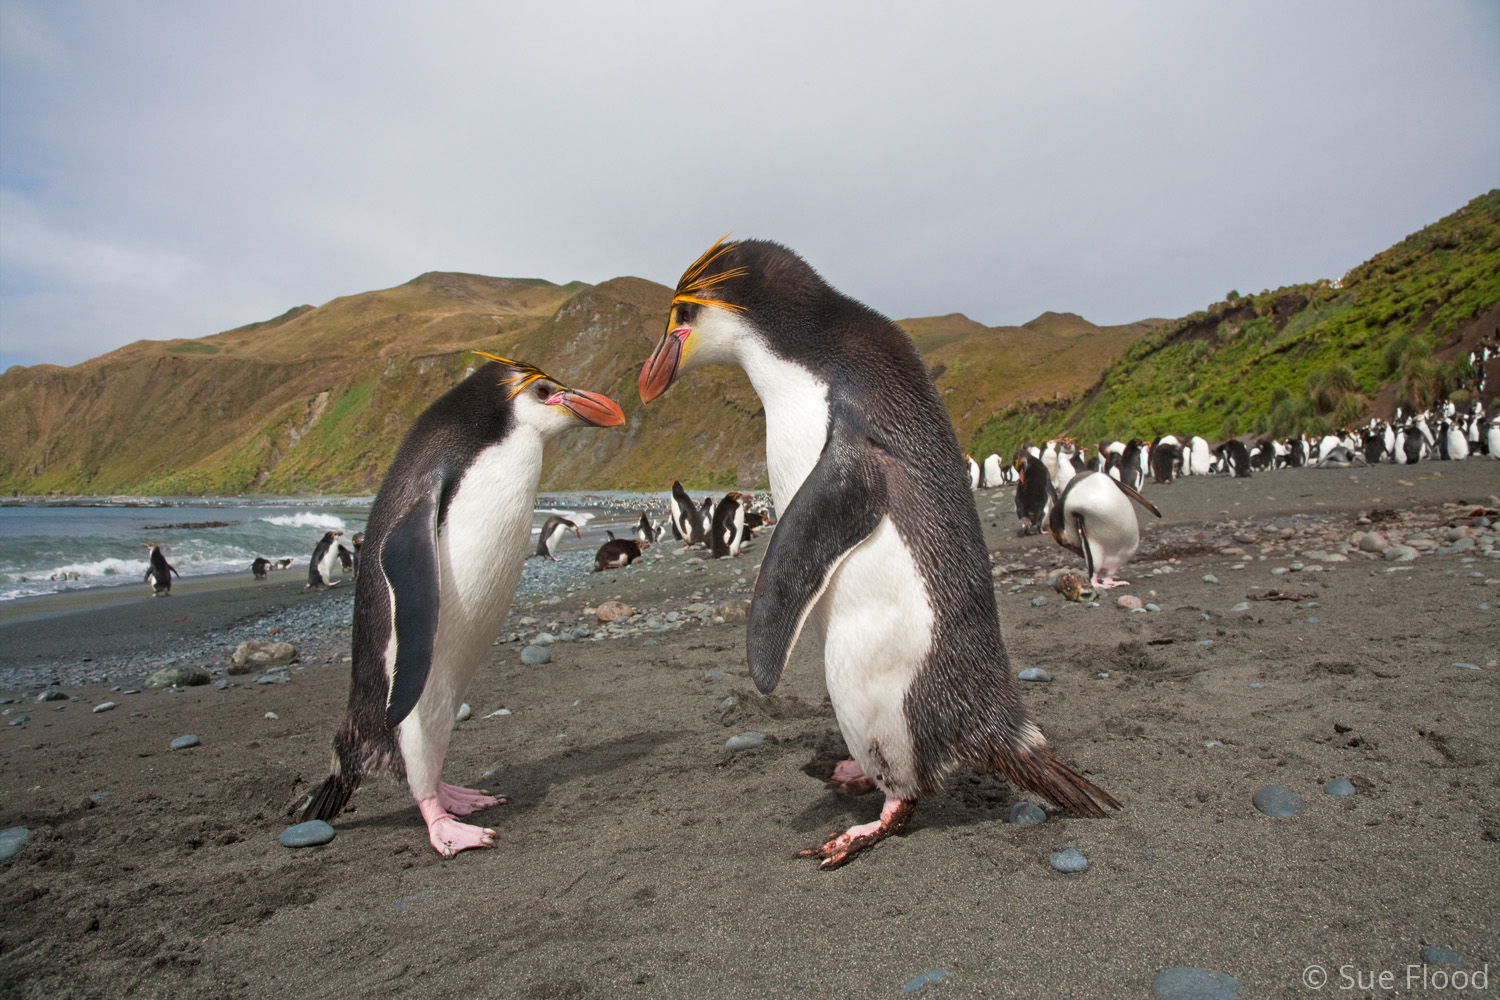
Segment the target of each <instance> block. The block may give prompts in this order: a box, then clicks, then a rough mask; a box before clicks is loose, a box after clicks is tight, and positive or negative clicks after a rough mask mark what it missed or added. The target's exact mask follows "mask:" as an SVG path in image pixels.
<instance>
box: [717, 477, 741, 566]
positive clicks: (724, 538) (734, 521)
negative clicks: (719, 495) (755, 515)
mask: <svg viewBox="0 0 1500 1000" xmlns="http://www.w3.org/2000/svg"><path fill="white" fill-rule="evenodd" d="M744 540H745V505H744V504H742V503H740V494H738V493H726V494H724V499H723V500H720V501H719V505H718V506H717V507H715V508H714V529H713V534H712V535H711V536H710V537H709V551H710V552H711V553H712V554H713V557H714V558H715V559H722V558H724V557H725V556H736V557H737V556H739V554H740V551H741V546H742V545H743V544H744Z"/></svg>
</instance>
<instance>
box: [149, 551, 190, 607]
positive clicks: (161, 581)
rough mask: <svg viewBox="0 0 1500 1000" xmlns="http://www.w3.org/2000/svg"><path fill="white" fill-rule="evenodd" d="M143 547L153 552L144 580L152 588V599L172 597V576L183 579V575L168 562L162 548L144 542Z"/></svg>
mask: <svg viewBox="0 0 1500 1000" xmlns="http://www.w3.org/2000/svg"><path fill="white" fill-rule="evenodd" d="M141 544H142V545H143V546H145V547H146V548H148V549H150V550H151V557H150V559H149V560H148V561H147V564H146V575H145V577H144V578H143V579H144V580H145V582H146V583H148V584H150V586H151V596H152V597H171V596H172V574H174V573H176V574H177V579H179V580H181V579H182V574H181V573H177V567H176V566H173V565H172V564H171V563H169V562H167V557H166V556H164V555H162V551H161V546H160V545H158V544H156V543H155V542H142V543H141Z"/></svg>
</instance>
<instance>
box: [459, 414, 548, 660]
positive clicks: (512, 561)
mask: <svg viewBox="0 0 1500 1000" xmlns="http://www.w3.org/2000/svg"><path fill="white" fill-rule="evenodd" d="M533 437H535V435H529V434H524V433H517V434H513V435H511V436H510V437H508V438H506V439H505V441H503V442H501V443H500V444H497V445H492V446H490V447H489V448H487V449H485V450H484V451H482V452H480V453H479V455H478V456H476V458H475V460H474V462H473V463H472V464H471V465H470V466H469V468H468V469H467V470H466V471H465V473H464V476H463V478H462V479H461V480H460V481H459V485H458V488H457V490H456V491H455V492H454V494H453V497H452V499H451V500H450V501H449V503H448V510H447V514H446V516H445V517H444V518H443V522H442V524H441V525H440V526H439V528H438V571H439V579H440V581H441V583H440V593H439V600H438V636H437V648H436V650H435V651H434V660H436V659H438V658H439V657H445V656H452V657H456V658H457V659H458V660H462V661H468V660H472V661H473V662H474V663H477V662H478V661H479V659H482V658H483V656H484V654H485V652H486V651H487V650H488V649H489V645H490V643H491V642H493V641H494V638H495V636H496V634H498V633H499V631H500V626H501V625H502V624H503V623H504V621H505V613H506V611H507V610H509V608H510V601H511V598H512V597H513V596H514V595H515V590H516V581H517V580H519V579H520V576H521V567H522V565H523V564H524V563H525V561H526V550H527V548H528V544H527V543H528V542H529V541H530V538H531V513H532V508H533V506H534V505H535V503H536V486H537V480H538V479H539V478H540V476H541V470H542V443H541V440H540V438H539V437H537V438H536V440H534V441H533V440H531V439H532V438H533ZM434 665H436V664H434Z"/></svg>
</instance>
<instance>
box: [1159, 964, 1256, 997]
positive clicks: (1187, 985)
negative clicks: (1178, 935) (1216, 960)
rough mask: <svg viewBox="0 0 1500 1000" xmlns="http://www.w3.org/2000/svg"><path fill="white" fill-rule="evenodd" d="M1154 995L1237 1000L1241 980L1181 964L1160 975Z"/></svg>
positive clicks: (1225, 974) (1164, 970) (1224, 973)
mask: <svg viewBox="0 0 1500 1000" xmlns="http://www.w3.org/2000/svg"><path fill="white" fill-rule="evenodd" d="M1151 995H1152V996H1154V997H1156V998H1157V1000H1235V998H1236V997H1238V996H1239V995H1240V981H1239V980H1238V979H1236V978H1234V977H1233V976H1231V975H1229V974H1228V973H1226V972H1216V971H1214V970H1213V969H1195V968H1193V967H1192V966H1190V965H1179V966H1176V967H1175V968H1171V969H1163V970H1162V971H1161V972H1158V973H1157V974H1156V978H1155V979H1153V980H1151Z"/></svg>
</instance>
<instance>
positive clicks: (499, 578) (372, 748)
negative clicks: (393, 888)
mask: <svg viewBox="0 0 1500 1000" xmlns="http://www.w3.org/2000/svg"><path fill="white" fill-rule="evenodd" d="M476 353H477V352H476ZM485 357H490V358H493V361H492V362H491V363H489V364H486V365H484V366H483V367H481V368H480V369H479V370H478V371H476V372H474V374H472V375H470V376H469V377H468V378H467V379H465V380H464V381H463V382H461V383H459V384H458V385H457V386H456V387H454V388H453V389H452V390H451V391H450V392H448V393H447V394H446V395H444V396H443V397H442V398H440V399H439V400H438V401H437V402H435V403H433V404H432V405H431V406H430V407H428V408H427V410H426V412H424V413H423V414H422V415H421V416H419V417H418V418H417V420H416V422H415V423H414V424H413V425H412V428H411V430H410V431H408V432H407V435H406V439H405V440H404V441H402V443H401V447H400V449H399V450H398V451H397V452H396V457H395V459H394V461H392V463H391V467H390V471H388V472H387V473H386V477H385V481H384V482H383V483H382V484H381V487H380V492H379V494H377V495H376V497H375V503H374V505H373V506H372V507H371V508H370V518H369V522H368V524H367V525H366V527H365V533H364V534H365V538H364V546H363V548H362V556H361V558H362V560H364V561H365V562H367V563H368V565H362V567H361V569H360V572H359V573H358V574H356V577H355V594H354V630H353V632H354V650H353V652H354V656H353V666H352V669H351V679H350V689H349V707H348V712H347V714H346V715H345V718H344V723H343V725H342V726H341V727H340V729H339V731H338V734H337V735H336V736H335V737H334V741H333V745H334V752H333V773H332V774H331V775H329V777H328V780H327V781H325V782H324V783H323V786H322V787H321V788H320V789H319V790H318V791H317V793H316V794H315V795H314V796H313V798H312V800H311V801H310V802H309V803H308V806H307V808H306V809H305V810H304V812H303V818H304V819H322V820H329V819H332V818H333V817H335V816H337V815H338V814H339V813H340V812H341V811H342V810H343V808H344V806H345V805H346V804H347V803H348V801H349V797H350V796H351V795H352V794H353V793H354V790H355V788H356V787H358V785H359V783H360V780H361V779H363V778H364V777H365V776H366V775H369V774H372V773H374V772H375V771H377V770H379V769H380V768H382V767H391V768H394V769H396V770H398V771H399V770H403V769H404V770H405V772H406V780H407V784H408V785H409V786H410V788H411V793H412V797H413V798H415V799H416V800H417V807H418V809H419V810H420V811H421V813H422V818H423V820H425V821H426V823H427V831H428V841H429V842H430V843H431V844H432V846H433V847H434V848H435V849H436V850H437V851H438V853H439V854H442V855H444V856H445V857H452V856H453V855H454V854H456V853H457V852H459V851H462V850H465V849H467V848H470V847H491V846H493V844H494V840H493V838H494V831H493V830H490V829H485V828H481V827H477V826H472V825H470V824H467V823H460V822H459V821H458V820H457V819H456V818H455V817H459V816H467V815H468V814H469V813H472V812H475V811H476V810H479V809H483V808H485V807H486V806H491V805H495V804H496V803H498V802H503V801H504V799H502V798H499V797H496V796H492V795H490V794H489V793H488V792H483V791H479V790H476V789H472V788H460V787H458V786H456V785H450V784H448V783H446V782H444V781H442V780H441V775H442V768H443V758H444V756H445V755H446V754H447V751H448V740H449V737H450V736H451V735H452V730H453V720H454V718H455V716H456V715H457V712H458V707H459V704H460V703H461V702H462V701H463V696H464V693H465V691H466V690H467V688H468V686H469V681H470V680H471V679H472V678H473V676H474V671H475V669H476V668H477V667H478V666H479V663H480V661H481V660H483V659H484V657H485V656H486V655H487V654H488V653H489V651H490V645H491V643H492V642H493V641H494V639H495V636H496V635H498V634H499V632H500V626H501V625H502V624H504V622H505V613H506V611H507V610H508V609H509V607H510V601H511V598H512V597H513V596H514V594H515V589H516V582H517V580H518V579H519V578H520V575H521V567H522V565H523V563H524V562H525V560H526V550H527V548H528V547H529V543H530V539H531V512H532V509H533V507H534V506H535V503H536V489H537V481H538V479H539V478H540V476H541V471H542V449H543V446H544V445H545V444H546V442H547V441H548V439H550V438H552V437H555V436H556V435H557V434H560V433H561V432H563V431H565V430H568V429H569V428H573V427H580V426H594V427H616V426H619V425H620V424H623V423H624V422H625V417H624V415H623V414H622V413H621V412H620V408H619V407H618V406H616V405H615V403H614V402H613V401H612V400H610V399H608V398H606V397H604V396H601V395H598V394H597V393H592V392H585V391H583V390H581V389H570V388H568V387H566V386H564V385H562V384H561V383H559V382H558V381H557V380H556V379H554V378H551V377H550V376H548V375H547V374H546V373H545V372H543V371H541V370H540V369H538V368H534V367H532V366H531V365H528V364H525V363H523V362H517V361H508V360H506V359H504V358H495V357H494V356H493V355H485Z"/></svg>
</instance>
